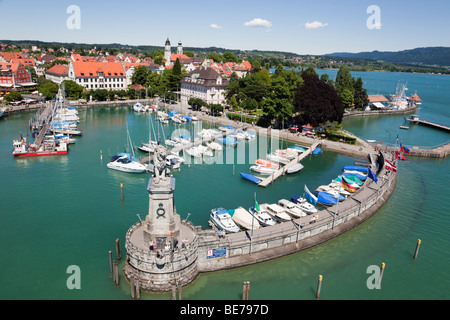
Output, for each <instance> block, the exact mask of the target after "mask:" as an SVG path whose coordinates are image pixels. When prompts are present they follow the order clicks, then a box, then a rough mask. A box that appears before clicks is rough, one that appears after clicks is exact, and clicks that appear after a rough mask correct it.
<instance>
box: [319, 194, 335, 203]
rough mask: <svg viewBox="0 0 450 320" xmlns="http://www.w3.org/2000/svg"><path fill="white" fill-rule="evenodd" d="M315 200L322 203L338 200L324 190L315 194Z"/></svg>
mask: <svg viewBox="0 0 450 320" xmlns="http://www.w3.org/2000/svg"><path fill="white" fill-rule="evenodd" d="M317 201H318V202H320V203H323V204H327V205H331V204H336V203H338V200H337V199H335V198H333V196H331V195H330V194H329V193H326V192H319V195H318V196H317Z"/></svg>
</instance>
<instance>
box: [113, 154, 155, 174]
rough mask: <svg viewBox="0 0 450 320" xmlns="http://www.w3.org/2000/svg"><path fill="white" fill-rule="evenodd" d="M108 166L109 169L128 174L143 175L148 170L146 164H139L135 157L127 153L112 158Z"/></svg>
mask: <svg viewBox="0 0 450 320" xmlns="http://www.w3.org/2000/svg"><path fill="white" fill-rule="evenodd" d="M106 166H107V167H108V168H109V169H113V170H117V171H122V172H128V173H143V172H145V171H146V170H147V167H146V166H145V165H144V164H142V163H139V162H138V161H137V160H136V159H135V158H134V157H132V156H131V155H130V154H129V153H126V152H122V153H119V154H117V155H115V156H113V157H111V161H110V162H109V163H108V164H107V165H106Z"/></svg>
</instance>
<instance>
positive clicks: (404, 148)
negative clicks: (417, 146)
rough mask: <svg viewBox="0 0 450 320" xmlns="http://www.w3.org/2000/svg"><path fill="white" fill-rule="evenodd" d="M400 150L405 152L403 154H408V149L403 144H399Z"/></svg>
mask: <svg viewBox="0 0 450 320" xmlns="http://www.w3.org/2000/svg"><path fill="white" fill-rule="evenodd" d="M400 151H401V152H403V153H405V154H409V153H410V151H409V149H408V148H407V147H405V146H404V145H403V144H400Z"/></svg>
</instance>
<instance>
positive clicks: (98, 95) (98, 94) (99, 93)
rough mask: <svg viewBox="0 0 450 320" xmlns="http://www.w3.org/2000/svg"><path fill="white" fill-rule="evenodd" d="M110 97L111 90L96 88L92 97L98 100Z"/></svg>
mask: <svg viewBox="0 0 450 320" xmlns="http://www.w3.org/2000/svg"><path fill="white" fill-rule="evenodd" d="M108 97H109V92H108V90H106V89H97V90H94V92H93V94H92V98H93V99H94V100H97V101H106V100H107V99H108Z"/></svg>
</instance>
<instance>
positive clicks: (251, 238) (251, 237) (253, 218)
mask: <svg viewBox="0 0 450 320" xmlns="http://www.w3.org/2000/svg"><path fill="white" fill-rule="evenodd" d="M255 210H256V192H255ZM254 221H255V213H254V212H253V214H252V233H251V235H250V252H249V254H252V244H253V222H254Z"/></svg>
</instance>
